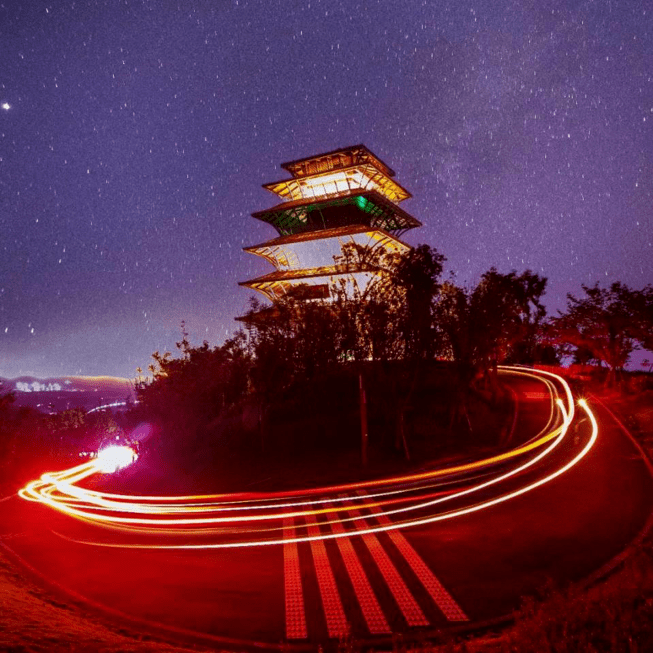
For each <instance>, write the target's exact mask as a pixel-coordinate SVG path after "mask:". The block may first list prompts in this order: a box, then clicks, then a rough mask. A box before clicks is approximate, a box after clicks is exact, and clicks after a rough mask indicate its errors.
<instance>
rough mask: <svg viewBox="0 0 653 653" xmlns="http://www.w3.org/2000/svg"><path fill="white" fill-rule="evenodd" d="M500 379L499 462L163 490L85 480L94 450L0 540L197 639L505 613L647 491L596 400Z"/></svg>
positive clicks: (64, 579)
mask: <svg viewBox="0 0 653 653" xmlns="http://www.w3.org/2000/svg"><path fill="white" fill-rule="evenodd" d="M503 374H504V375H505V376H504V378H505V381H506V382H507V383H509V384H510V387H511V389H512V390H513V392H514V396H515V399H516V413H515V420H514V424H513V425H512V427H513V428H512V431H511V433H510V434H509V438H508V439H509V450H507V451H506V452H504V453H503V454H502V455H497V456H495V457H493V458H492V459H488V460H485V461H476V462H474V463H471V464H468V465H464V466H459V467H457V468H449V469H446V470H433V471H431V472H428V473H423V474H420V475H418V476H414V477H404V478H402V479H386V480H385V481H382V482H376V483H374V482H370V483H364V484H354V485H351V486H339V487H333V488H324V489H321V490H317V491H316V490H310V491H304V492H302V491H298V492H295V493H284V494H276V495H275V494H266V495H261V494H258V495H220V496H213V497H167V498H162V497H158V498H152V497H121V496H115V495H102V494H100V493H99V492H91V491H89V490H87V489H84V477H89V476H94V475H95V474H97V473H98V468H97V465H98V464H97V463H95V467H94V463H93V462H91V463H86V464H85V465H80V466H79V468H76V469H75V470H72V471H70V470H69V471H68V472H62V473H61V474H52V475H51V476H50V477H43V480H42V481H38V482H34V483H32V484H30V486H28V487H27V488H25V489H24V490H23V492H22V498H21V497H18V496H16V497H15V498H11V499H8V500H4V501H2V502H0V540H1V542H2V545H3V546H4V547H5V548H6V549H8V550H9V551H11V552H13V553H14V554H15V555H17V556H18V557H19V558H20V559H21V560H23V562H25V563H26V564H27V565H29V566H31V567H32V568H33V570H34V571H36V572H37V573H38V574H40V575H41V576H42V577H44V578H46V579H47V580H48V581H49V582H51V583H54V584H56V585H57V586H58V587H59V588H61V589H63V590H64V591H67V592H69V593H71V594H73V595H74V596H77V597H81V598H83V599H84V600H85V601H88V602H89V603H90V604H92V605H94V606H96V607H101V608H105V609H108V610H109V611H113V612H114V614H115V613H118V614H122V615H126V616H128V617H129V618H131V619H134V620H136V621H139V620H140V621H144V622H148V623H150V624H153V625H155V626H156V627H160V628H162V629H169V630H170V631H171V632H176V633H177V634H186V635H188V636H196V637H197V639H199V640H204V641H207V642H223V643H224V642H225V641H232V642H238V643H241V644H242V645H246V644H247V643H254V642H256V643H258V644H259V645H265V646H274V647H277V646H279V645H282V646H284V647H286V648H288V647H290V648H292V647H297V648H311V647H314V646H315V645H316V644H318V643H326V642H329V641H336V640H338V639H343V638H346V637H353V638H354V639H356V640H365V641H370V642H379V643H380V642H383V641H385V640H389V639H391V638H392V637H396V636H397V635H401V636H405V637H414V636H415V637H421V636H428V634H429V633H431V632H433V631H438V630H442V629H446V628H460V627H465V626H468V625H474V624H476V623H479V622H483V621H487V620H490V619H495V618H499V617H503V616H505V615H507V614H509V613H510V612H512V611H513V610H515V609H517V608H518V607H519V605H520V602H521V600H522V597H523V596H525V595H529V594H534V593H537V591H538V589H539V588H541V587H542V586H543V585H545V584H546V583H550V582H553V583H555V584H563V583H567V582H569V581H578V580H581V579H583V578H586V577H587V576H588V575H590V574H591V573H592V572H594V571H595V570H597V569H598V568H600V567H601V566H602V565H604V564H606V563H607V562H609V561H610V560H611V559H612V558H613V557H614V556H616V555H617V554H619V553H620V552H621V551H622V550H623V549H624V548H625V547H626V546H627V545H628V544H629V543H630V542H631V541H632V540H633V539H634V538H635V537H636V536H637V534H638V533H639V532H640V531H641V529H642V528H643V526H644V524H645V523H646V521H647V519H648V516H649V513H650V511H651V507H652V497H653V480H652V478H651V474H650V472H649V469H648V467H647V464H646V463H645V461H643V460H642V458H641V456H640V454H639V452H638V450H637V448H636V447H635V445H634V444H633V443H632V441H631V440H630V438H629V437H628V436H627V435H626V434H625V433H624V432H623V431H622V430H621V428H620V427H619V426H618V425H617V423H616V422H615V421H614V419H613V418H612V417H611V416H610V414H609V413H608V412H607V411H606V410H605V409H603V408H602V407H601V406H600V405H595V404H592V405H591V406H588V407H587V408H585V407H583V406H582V405H578V404H577V403H576V402H575V400H574V399H572V398H571V397H570V395H569V390H568V387H566V385H565V384H564V382H563V381H562V380H561V379H559V377H557V378H556V377H554V376H553V375H548V374H546V373H544V372H537V373H535V372H534V371H527V370H518V369H514V368H513V369H505V370H504V371H503ZM25 498H26V499H29V501H25V500H23V499H25ZM53 508H55V509H53Z"/></svg>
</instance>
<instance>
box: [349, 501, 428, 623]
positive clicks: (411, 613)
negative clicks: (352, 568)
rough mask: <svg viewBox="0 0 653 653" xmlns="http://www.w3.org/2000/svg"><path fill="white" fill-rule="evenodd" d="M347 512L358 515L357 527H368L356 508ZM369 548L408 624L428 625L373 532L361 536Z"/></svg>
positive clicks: (355, 522) (354, 515) (353, 515)
mask: <svg viewBox="0 0 653 653" xmlns="http://www.w3.org/2000/svg"><path fill="white" fill-rule="evenodd" d="M349 514H350V515H351V516H352V517H359V519H356V520H355V521H354V524H355V525H356V526H358V527H359V528H368V526H367V522H366V521H365V520H364V519H362V518H360V512H359V511H358V510H350V511H349ZM361 537H362V538H363V542H365V544H366V546H367V548H368V549H369V551H370V553H371V554H372V557H373V558H374V562H376V565H377V567H378V568H379V571H380V572H381V574H382V575H383V578H384V579H385V582H386V583H387V584H388V587H389V588H390V591H391V592H392V595H393V596H394V598H395V600H396V601H397V605H398V606H399V609H400V610H401V611H402V613H403V615H404V617H405V618H406V621H407V622H408V625H409V626H428V625H429V620H428V619H427V618H426V617H425V616H424V613H423V612H422V609H421V608H420V607H419V605H418V604H417V601H416V600H415V597H414V596H413V595H412V594H411V593H410V590H409V589H408V587H407V585H406V583H405V582H404V579H403V578H402V577H401V576H400V575H399V572H398V571H397V568H396V567H395V566H394V565H393V564H392V560H390V558H389V557H388V554H387V553H386V552H385V550H384V549H383V547H382V546H381V542H379V539H378V538H377V537H376V535H374V533H367V534H366V535H362V536H361Z"/></svg>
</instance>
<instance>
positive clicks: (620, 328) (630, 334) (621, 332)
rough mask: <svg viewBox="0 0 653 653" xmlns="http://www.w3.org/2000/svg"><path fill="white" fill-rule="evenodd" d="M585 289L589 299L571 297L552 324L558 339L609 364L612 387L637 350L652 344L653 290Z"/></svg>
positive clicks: (617, 286)
mask: <svg viewBox="0 0 653 653" xmlns="http://www.w3.org/2000/svg"><path fill="white" fill-rule="evenodd" d="M582 288H583V291H584V293H585V295H584V296H583V297H576V296H575V295H572V294H571V293H569V294H568V295H567V310H566V311H565V312H564V313H562V312H561V313H560V315H559V316H558V317H556V318H554V319H553V320H552V321H551V324H552V327H553V334H554V338H555V339H556V341H557V342H559V343H564V344H567V345H570V346H571V347H572V348H573V349H574V350H575V351H576V352H587V354H586V356H589V357H591V358H590V359H595V360H597V361H599V362H603V363H605V364H606V365H607V367H608V368H609V370H610V373H609V376H608V383H609V384H610V383H614V382H615V381H617V380H618V379H619V376H620V372H621V371H622V370H623V368H624V367H625V365H626V364H627V363H628V360H629V358H630V355H631V353H632V352H633V350H634V349H636V348H637V347H638V346H646V343H647V342H649V340H648V339H649V338H650V333H651V326H650V322H649V320H650V317H649V311H650V305H651V304H650V301H651V300H650V297H651V289H650V287H647V288H645V289H644V290H641V291H639V290H633V289H631V288H629V287H628V286H627V285H625V284H622V283H620V282H615V283H613V284H611V285H610V286H609V287H608V288H601V287H600V286H599V284H598V283H596V284H595V285H594V286H585V285H583V286H582ZM652 344H653V343H652Z"/></svg>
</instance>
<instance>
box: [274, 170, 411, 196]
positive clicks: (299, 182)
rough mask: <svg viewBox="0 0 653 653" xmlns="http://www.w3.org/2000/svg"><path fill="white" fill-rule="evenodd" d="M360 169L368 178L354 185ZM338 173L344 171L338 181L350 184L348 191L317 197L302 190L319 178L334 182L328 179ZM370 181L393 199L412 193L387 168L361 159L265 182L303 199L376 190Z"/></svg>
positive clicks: (277, 191)
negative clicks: (384, 168) (339, 166)
mask: <svg viewBox="0 0 653 653" xmlns="http://www.w3.org/2000/svg"><path fill="white" fill-rule="evenodd" d="M356 173H360V174H362V175H364V176H365V177H366V178H367V182H366V184H365V185H363V186H361V185H358V186H354V187H352V186H351V182H352V181H353V179H354V175H355V174H356ZM337 175H343V176H344V179H339V180H338V182H339V183H347V185H348V186H349V190H348V191H338V192H332V193H329V194H327V193H326V192H325V193H322V194H321V195H318V196H317V197H316V196H315V195H313V196H310V195H308V196H306V195H304V194H303V192H302V187H304V186H306V185H310V186H311V187H316V186H319V185H320V183H319V182H320V180H321V179H324V178H327V179H328V180H329V181H326V182H325V183H329V182H331V183H335V180H333V179H329V178H333V177H334V176H337ZM368 185H375V186H378V187H379V188H380V189H381V193H382V194H383V195H384V196H385V197H386V198H387V199H388V200H390V201H391V202H403V201H404V200H406V199H408V198H410V197H412V195H411V194H410V193H409V192H408V191H407V190H406V189H405V188H404V187H403V186H402V185H401V184H399V183H397V182H396V181H395V180H394V179H391V178H390V176H389V175H387V174H386V173H385V172H384V171H382V170H379V168H377V167H376V166H374V165H373V164H372V163H362V164H358V165H352V166H347V167H345V168H337V169H334V170H328V171H326V172H318V173H315V174H312V175H307V176H306V177H293V178H292V179H284V180H281V181H273V182H269V183H267V184H263V185H262V186H263V188H265V189H266V190H268V191H270V192H271V193H274V194H275V195H277V196H278V197H280V198H281V199H285V200H288V201H296V200H300V199H301V200H304V201H315V200H316V199H318V198H323V199H326V198H327V197H334V196H337V195H338V194H340V193H342V192H364V191H366V190H373V189H370V188H368Z"/></svg>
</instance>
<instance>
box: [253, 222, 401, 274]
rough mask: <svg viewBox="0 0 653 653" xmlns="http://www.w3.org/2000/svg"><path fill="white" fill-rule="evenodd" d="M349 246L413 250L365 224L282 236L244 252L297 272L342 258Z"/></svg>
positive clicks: (398, 250) (390, 250) (391, 250)
mask: <svg viewBox="0 0 653 653" xmlns="http://www.w3.org/2000/svg"><path fill="white" fill-rule="evenodd" d="M349 243H351V244H354V245H359V246H361V247H365V248H368V249H370V250H371V249H374V248H376V247H382V248H383V250H384V251H385V252H388V253H403V252H406V251H408V250H409V249H410V247H409V246H408V245H406V244H405V243H403V242H402V241H400V240H398V239H397V238H395V237H394V236H392V235H391V234H389V233H387V232H385V231H382V230H381V229H370V228H369V227H366V226H363V225H352V226H345V227H335V228H332V229H322V230H321V231H317V232H315V231H308V232H307V231H305V232H302V233H299V234H293V235H291V236H280V237H279V238H274V239H272V240H269V241H267V242H265V243H261V244H260V245H252V246H250V247H244V248H243V249H244V251H246V252H249V253H250V254H255V255H256V256H261V257H262V258H265V259H266V260H268V261H269V262H270V263H272V264H273V265H274V266H275V267H276V268H278V269H280V268H286V269H298V268H300V267H303V266H307V267H309V268H310V267H312V264H313V261H314V260H315V259H318V260H322V261H331V260H334V261H335V260H336V259H337V258H340V257H341V256H342V249H343V247H344V246H345V245H346V244H349Z"/></svg>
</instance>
